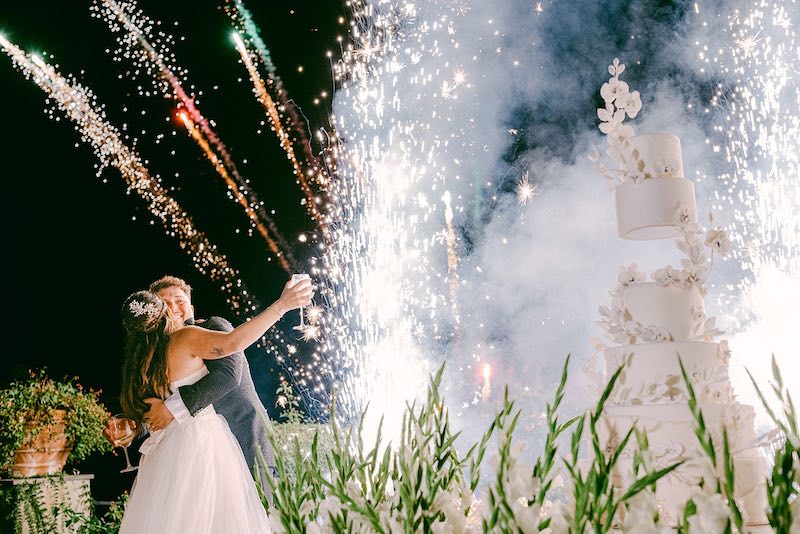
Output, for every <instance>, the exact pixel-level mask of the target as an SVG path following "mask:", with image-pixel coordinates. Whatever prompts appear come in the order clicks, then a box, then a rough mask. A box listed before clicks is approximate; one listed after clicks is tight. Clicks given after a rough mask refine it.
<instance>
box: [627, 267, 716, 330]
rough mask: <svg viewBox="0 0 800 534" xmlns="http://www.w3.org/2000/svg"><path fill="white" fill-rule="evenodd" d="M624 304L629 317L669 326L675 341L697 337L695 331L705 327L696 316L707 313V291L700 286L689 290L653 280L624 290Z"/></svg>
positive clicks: (639, 321)
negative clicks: (703, 291)
mask: <svg viewBox="0 0 800 534" xmlns="http://www.w3.org/2000/svg"><path fill="white" fill-rule="evenodd" d="M622 304H623V308H624V309H623V311H624V312H625V319H627V320H629V321H636V322H637V323H641V324H642V326H658V327H661V328H665V329H667V331H669V333H670V335H671V336H672V340H673V341H684V340H687V339H689V338H691V337H693V336H695V335H696V332H695V330H697V329H698V328H699V327H701V326H702V320H700V321H698V320H697V319H695V317H696V314H697V312H700V313H702V314H704V313H705V305H704V302H703V294H702V293H701V292H700V289H699V288H698V287H697V286H696V285H692V286H691V287H689V288H688V289H686V288H682V287H678V286H675V285H671V286H666V287H662V286H658V285H656V284H655V283H653V282H649V283H645V284H631V285H629V286H627V287H625V288H624V289H623V292H622ZM637 341H641V340H637Z"/></svg>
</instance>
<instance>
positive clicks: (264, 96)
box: [233, 33, 330, 241]
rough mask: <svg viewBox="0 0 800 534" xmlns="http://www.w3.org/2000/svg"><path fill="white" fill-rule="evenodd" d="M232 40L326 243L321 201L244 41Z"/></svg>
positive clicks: (311, 173)
mask: <svg viewBox="0 0 800 534" xmlns="http://www.w3.org/2000/svg"><path fill="white" fill-rule="evenodd" d="M233 40H234V41H235V43H236V50H237V51H238V52H239V55H240V56H241V57H242V62H243V63H244V65H245V68H246V69H247V72H248V74H249V75H250V81H252V82H253V88H254V91H255V93H256V97H257V98H258V100H259V102H261V105H263V106H264V109H265V110H266V112H267V117H268V118H269V122H270V124H271V125H272V130H273V131H274V132H275V135H276V136H277V137H278V142H279V143H280V145H281V148H282V149H283V150H284V152H286V157H287V158H288V159H289V161H290V162H291V163H292V170H293V172H294V175H295V177H296V178H297V183H298V185H299V186H300V189H301V190H302V191H303V194H304V195H305V197H306V198H305V202H304V203H305V205H306V209H307V210H308V212H309V213H310V214H311V218H312V219H314V222H316V223H317V226H318V227H319V229H320V231H321V232H322V235H323V237H324V238H325V241H328V240H329V239H330V235H329V233H328V225H327V223H326V222H325V218H324V215H323V214H322V212H320V210H319V204H320V203H321V200H320V199H319V198H318V197H317V196H316V195H315V194H314V191H312V190H311V186H309V185H308V180H307V179H306V175H305V173H304V172H303V167H302V166H301V165H300V162H299V161H298V160H297V157H296V156H295V153H294V147H293V146H292V142H291V140H290V139H289V134H287V133H286V131H285V130H284V128H283V125H282V124H281V117H280V114H279V113H278V108H277V107H276V106H275V102H274V101H273V100H272V97H271V96H269V93H268V92H267V89H266V87H264V81H263V80H262V79H261V76H260V75H259V74H258V69H256V66H255V64H254V63H253V59H252V58H251V57H250V51H249V50H248V49H247V47H246V46H245V44H244V41H243V40H242V38H241V37H240V36H239V34H238V33H234V34H233ZM308 173H309V176H313V175H314V171H313V170H311V169H309V171H308Z"/></svg>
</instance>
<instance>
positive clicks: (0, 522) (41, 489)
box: [0, 475, 94, 534]
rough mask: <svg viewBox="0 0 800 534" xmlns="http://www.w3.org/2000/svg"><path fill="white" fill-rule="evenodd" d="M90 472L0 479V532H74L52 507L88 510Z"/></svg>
mask: <svg viewBox="0 0 800 534" xmlns="http://www.w3.org/2000/svg"><path fill="white" fill-rule="evenodd" d="M93 478H94V475H64V476H51V477H41V478H10V479H0V492H1V493H2V497H3V498H0V532H4V533H5V532H8V533H12V532H13V533H14V534H38V533H43V532H47V533H48V534H49V533H51V532H52V533H54V534H55V533H57V534H62V533H70V534H72V533H76V534H77V532H78V525H76V526H74V527H67V526H66V524H65V521H64V517H63V515H61V514H53V508H54V507H69V508H70V509H72V510H74V511H75V512H78V513H80V514H83V515H86V516H88V515H89V514H90V513H91V494H90V492H89V483H90V481H91V480H92V479H93Z"/></svg>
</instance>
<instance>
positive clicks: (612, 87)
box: [600, 76, 641, 120]
mask: <svg viewBox="0 0 800 534" xmlns="http://www.w3.org/2000/svg"><path fill="white" fill-rule="evenodd" d="M628 91H629V88H628V84H627V83H625V82H623V81H622V80H620V79H619V78H618V77H616V76H614V77H613V78H611V79H610V80H608V81H607V82H606V83H604V84H603V85H602V86H601V87H600V96H602V97H603V100H605V102H606V105H607V106H608V105H609V104H611V103H614V102H616V103H617V107H618V108H619V107H622V106H620V105H619V99H621V98H624V97H625V96H626V95H627V94H628ZM636 96H637V97H638V96H639V93H638V91H636ZM639 106H640V107H641V102H640V103H639ZM623 114H624V112H623ZM601 120H602V118H601Z"/></svg>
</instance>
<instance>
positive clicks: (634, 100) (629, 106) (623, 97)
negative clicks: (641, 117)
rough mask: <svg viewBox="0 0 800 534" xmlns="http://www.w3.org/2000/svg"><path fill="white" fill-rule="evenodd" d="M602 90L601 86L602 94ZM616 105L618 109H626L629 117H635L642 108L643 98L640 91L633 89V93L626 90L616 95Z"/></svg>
mask: <svg viewBox="0 0 800 534" xmlns="http://www.w3.org/2000/svg"><path fill="white" fill-rule="evenodd" d="M620 83H625V82H620ZM626 87H627V85H626ZM602 92H603V90H602V88H601V89H600V93H601V94H602ZM615 105H616V106H617V109H624V110H625V113H627V115H628V117H630V118H631V119H635V118H636V115H638V114H639V111H640V110H641V109H642V99H641V98H639V91H633V92H632V93H627V92H626V93H622V94H618V95H617V97H616V102H615Z"/></svg>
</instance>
